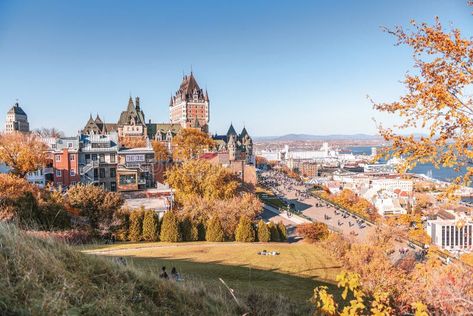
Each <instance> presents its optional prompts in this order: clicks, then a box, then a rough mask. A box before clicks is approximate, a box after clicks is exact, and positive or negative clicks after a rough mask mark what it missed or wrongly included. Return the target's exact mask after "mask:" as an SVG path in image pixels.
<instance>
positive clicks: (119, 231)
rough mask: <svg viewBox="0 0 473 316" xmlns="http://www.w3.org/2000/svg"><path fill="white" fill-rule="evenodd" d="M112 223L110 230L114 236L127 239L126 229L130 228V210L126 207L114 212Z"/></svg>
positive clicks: (123, 239) (122, 239) (120, 239)
mask: <svg viewBox="0 0 473 316" xmlns="http://www.w3.org/2000/svg"><path fill="white" fill-rule="evenodd" d="M113 217H114V225H113V227H112V232H113V234H114V236H115V238H116V239H117V240H119V241H127V240H128V231H129V229H130V211H129V210H127V209H120V210H118V211H117V212H115V214H114V216H113Z"/></svg>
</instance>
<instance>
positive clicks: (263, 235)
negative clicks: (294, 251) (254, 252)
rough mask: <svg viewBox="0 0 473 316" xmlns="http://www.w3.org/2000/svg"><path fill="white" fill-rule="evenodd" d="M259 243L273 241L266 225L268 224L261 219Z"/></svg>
mask: <svg viewBox="0 0 473 316" xmlns="http://www.w3.org/2000/svg"><path fill="white" fill-rule="evenodd" d="M258 241H260V242H269V241H271V232H270V231H269V228H268V225H266V223H265V222H264V221H263V220H262V219H260V220H259V222H258Z"/></svg>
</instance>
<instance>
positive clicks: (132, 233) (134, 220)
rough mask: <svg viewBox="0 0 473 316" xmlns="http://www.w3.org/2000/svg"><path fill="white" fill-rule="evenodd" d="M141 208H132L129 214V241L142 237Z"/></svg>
mask: <svg viewBox="0 0 473 316" xmlns="http://www.w3.org/2000/svg"><path fill="white" fill-rule="evenodd" d="M143 217H144V211H143V210H134V211H132V212H131V214H130V229H129V230H128V239H129V240H131V241H140V240H141V239H142V238H143Z"/></svg>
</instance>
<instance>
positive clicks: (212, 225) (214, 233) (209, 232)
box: [205, 216, 225, 242]
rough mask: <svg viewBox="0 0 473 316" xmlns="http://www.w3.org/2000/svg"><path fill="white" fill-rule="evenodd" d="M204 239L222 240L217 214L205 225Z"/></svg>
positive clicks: (221, 229)
mask: <svg viewBox="0 0 473 316" xmlns="http://www.w3.org/2000/svg"><path fill="white" fill-rule="evenodd" d="M205 240H207V241H218V242H220V241H224V240H225V236H224V234H223V228H222V224H221V223H220V219H219V218H218V217H217V216H214V217H212V218H211V219H210V220H209V222H208V224H207V227H206V232H205Z"/></svg>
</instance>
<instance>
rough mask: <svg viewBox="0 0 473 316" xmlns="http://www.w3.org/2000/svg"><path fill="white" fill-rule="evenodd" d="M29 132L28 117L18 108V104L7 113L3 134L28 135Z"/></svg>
mask: <svg viewBox="0 0 473 316" xmlns="http://www.w3.org/2000/svg"><path fill="white" fill-rule="evenodd" d="M29 131H30V124H29V123H28V115H26V113H25V111H23V109H22V108H21V107H20V105H19V104H18V102H16V103H15V105H13V106H12V107H11V109H10V110H9V111H8V112H7V118H6V121H5V132H6V133H13V132H22V133H28V132H29Z"/></svg>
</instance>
